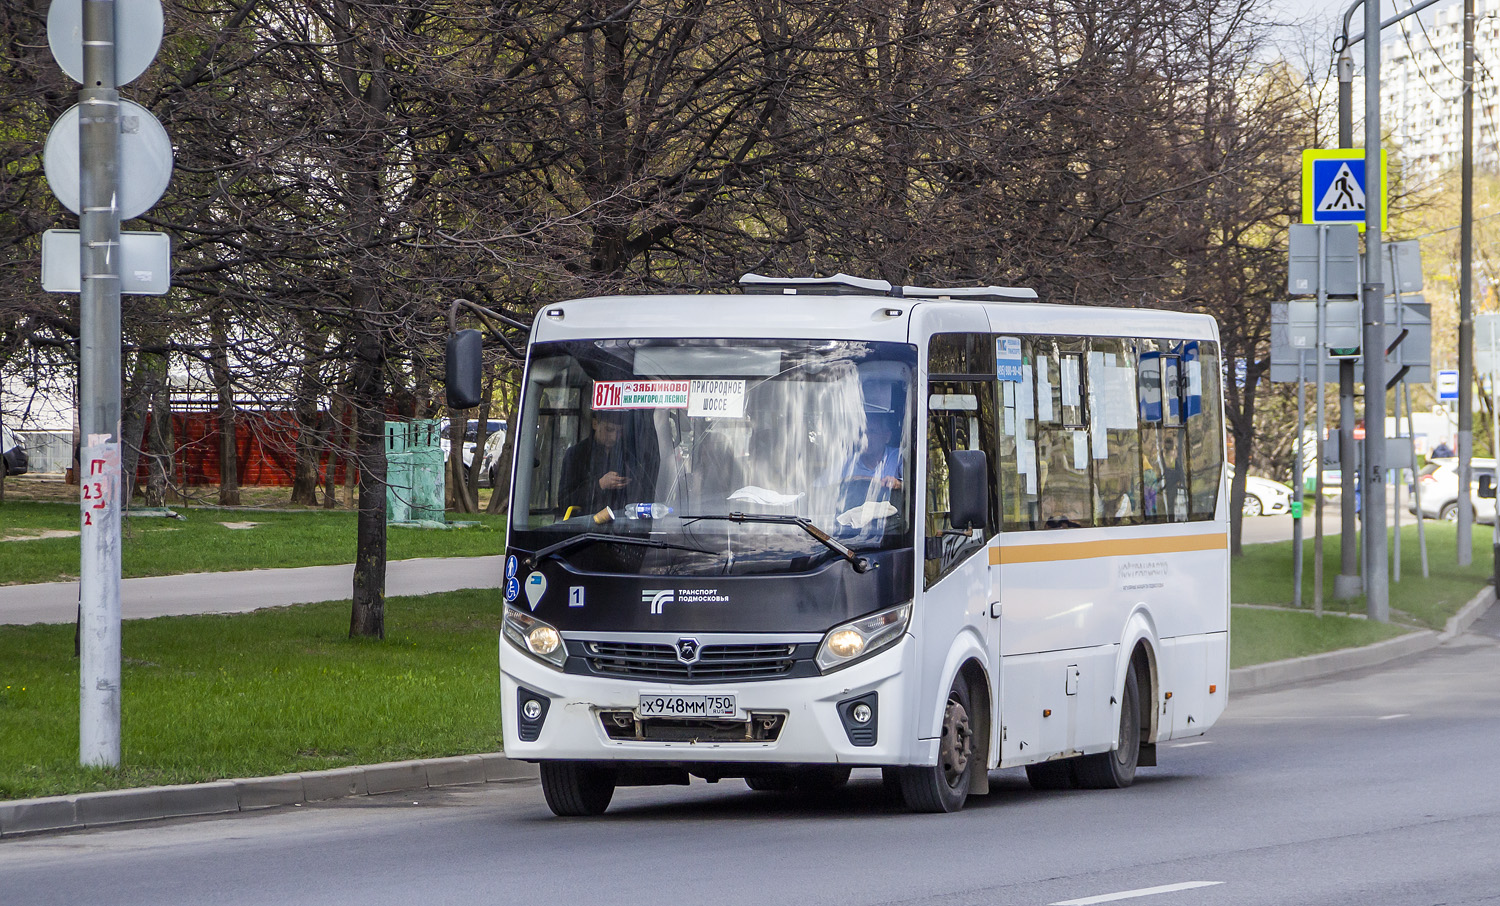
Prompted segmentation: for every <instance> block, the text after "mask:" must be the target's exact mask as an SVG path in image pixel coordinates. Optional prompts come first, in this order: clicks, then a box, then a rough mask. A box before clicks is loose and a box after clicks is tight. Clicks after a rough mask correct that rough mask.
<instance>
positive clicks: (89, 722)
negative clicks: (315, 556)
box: [78, 0, 121, 767]
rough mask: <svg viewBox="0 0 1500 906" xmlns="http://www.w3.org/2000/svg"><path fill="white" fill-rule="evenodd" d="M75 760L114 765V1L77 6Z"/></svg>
mask: <svg viewBox="0 0 1500 906" xmlns="http://www.w3.org/2000/svg"><path fill="white" fill-rule="evenodd" d="M78 103H79V107H80V110H79V113H80V116H79V125H78V147H79V208H80V212H79V243H80V248H79V262H80V265H81V273H80V275H79V276H80V286H81V290H82V291H81V293H80V296H79V333H80V347H81V348H80V351H79V370H80V380H79V390H80V397H81V399H80V400H79V420H80V423H81V426H82V433H83V450H82V453H81V455H80V458H79V476H78V485H79V496H80V500H79V503H80V506H81V507H82V513H81V516H80V523H81V526H80V528H81V537H80V557H79V583H78V585H79V622H80V625H79V639H80V655H79V701H78V717H79V722H78V758H79V761H80V762H81V763H82V764H84V765H97V766H104V767H115V766H118V765H119V763H120V507H121V501H120V499H119V494H120V487H121V482H120V255H119V249H120V211H119V208H118V206H117V197H118V192H117V191H116V189H117V186H118V183H119V167H120V94H119V92H118V91H116V90H115V4H114V0H90V2H87V3H85V4H83V90H81V91H80V92H79V93H78Z"/></svg>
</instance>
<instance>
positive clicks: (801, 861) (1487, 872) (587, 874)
mask: <svg viewBox="0 0 1500 906" xmlns="http://www.w3.org/2000/svg"><path fill="white" fill-rule="evenodd" d="M1497 740H1500V608H1496V609H1494V610H1492V611H1491V612H1490V614H1489V615H1487V616H1486V617H1485V618H1484V619H1482V620H1480V621H1479V622H1478V623H1476V624H1475V626H1474V628H1473V629H1472V630H1471V632H1470V633H1469V634H1467V635H1465V636H1461V637H1459V638H1458V639H1455V640H1454V641H1453V642H1451V643H1450V644H1448V645H1446V646H1444V647H1442V648H1439V649H1436V650H1434V651H1432V652H1429V653H1427V654H1424V655H1420V656H1417V657H1414V658H1411V659H1408V660H1407V661H1404V662H1398V663H1397V664H1396V665H1395V666H1390V667H1386V668H1383V669H1381V670H1378V671H1369V672H1365V673H1361V674H1357V675H1348V676H1345V677H1342V678H1339V679H1337V680H1334V681H1323V682H1319V683H1313V684H1305V685H1302V686H1296V687H1290V688H1285V689H1282V690H1279V691H1273V692H1265V693H1259V694H1248V695H1241V696H1238V697H1236V698H1235V699H1234V700H1233V701H1232V704H1231V706H1230V710H1229V712H1228V714H1227V715H1226V716H1225V718H1224V720H1223V721H1222V722H1221V723H1220V724H1219V725H1218V726H1217V727H1215V728H1213V729H1212V730H1211V731H1210V732H1209V734H1208V735H1207V736H1206V737H1204V738H1202V739H1197V740H1189V741H1186V742H1177V743H1169V744H1165V745H1163V746H1162V749H1161V751H1160V753H1159V755H1160V760H1161V762H1162V766H1161V767H1159V768H1154V769H1145V770H1143V772H1142V774H1141V775H1140V777H1139V779H1138V781H1137V783H1136V785H1135V786H1133V787H1131V788H1130V789H1128V790H1123V791H1115V792H1083V791H1079V792H1063V793H1057V792H1054V793H1037V792H1033V791H1031V790H1030V789H1029V788H1028V787H1027V786H1026V783H1025V779H1024V775H1023V774H1022V773H1021V772H1019V771H1000V772H996V773H995V774H994V775H993V777H994V780H993V788H994V792H993V793H992V794H991V795H990V796H988V797H984V798H979V799H974V800H971V804H970V806H969V808H967V809H966V810H965V811H963V812H961V813H959V814H957V815H947V816H941V815H911V814H907V813H905V812H904V811H903V810H902V809H901V808H900V807H898V806H897V805H895V804H893V803H891V802H890V801H888V800H887V799H885V798H884V796H883V794H882V791H881V788H880V784H879V780H878V775H873V776H871V775H868V774H865V775H863V776H862V775H861V774H860V773H856V779H855V781H854V782H853V783H852V784H851V785H850V787H849V788H847V789H846V790H845V791H844V792H842V793H841V794H839V795H837V796H835V797H833V798H831V799H828V800H823V801H808V800H806V799H805V798H801V797H799V796H796V795H793V794H772V793H752V792H750V791H748V790H746V789H745V788H744V787H743V786H742V785H741V784H740V783H739V782H737V781H724V782H723V783H720V784H717V785H709V784H705V783H701V782H695V783H694V784H693V785H692V786H690V787H664V788H662V787H659V788H647V789H628V790H622V791H620V792H619V793H618V794H617V796H616V799H615V804H614V805H612V806H611V808H610V811H609V812H608V813H607V814H606V815H605V816H604V817H603V818H601V819H594V820H566V821H565V820H559V819H555V818H553V817H551V815H550V813H549V812H548V811H547V809H546V806H545V805H544V804H543V801H542V796H541V791H540V789H538V788H537V786H536V785H535V784H532V783H525V784H517V785H508V786H507V785H489V786H486V787H475V788H464V789H459V790H456V791H452V792H444V793H437V792H429V793H428V794H427V795H424V796H421V797H418V798H417V799H415V800H414V799H412V798H411V797H409V796H408V797H401V796H399V795H392V796H385V797H370V798H364V799H359V800H350V801H344V802H338V803H330V804H323V805H317V806H309V807H304V808H295V809H283V810H277V811H274V812H264V813H253V814H247V815H240V816H233V817H226V818H205V819H195V820H182V821H174V822H166V823H159V824H153V825H147V826H137V827H131V828H122V829H115V830H100V831H86V832H79V833H73V834H65V835H60V836H50V837H34V838H20V839H15V840H7V841H5V842H0V902H4V903H5V904H7V906H32V904H38V906H40V904H53V903H56V904H78V903H91V902H108V903H111V904H121V906H128V904H142V906H162V904H177V903H182V904H236V906H237V904H278V906H279V904H283V903H294V904H340V906H342V904H349V906H354V904H358V906H377V904H410V903H421V904H423V906H437V904H449V903H453V904H460V903H461V904H471V903H503V904H506V906H519V904H529V903H537V904H546V906H557V904H559V903H563V904H566V903H588V904H631V906H637V904H643V903H661V904H680V903H681V904H685V903H711V904H734V906H737V904H745V906H751V904H753V906H766V904H769V903H783V902H793V901H794V902H797V903H798V904H808V906H819V904H840V906H842V904H883V906H889V904H929V903H930V904H943V906H964V904H1057V903H1078V904H1082V903H1093V902H1106V901H1105V900H1099V899H1090V898H1099V897H1105V896H1109V897H1111V899H1110V900H1108V902H1114V901H1116V900H1117V899H1118V895H1119V894H1122V893H1131V892H1134V893H1137V894H1138V893H1139V892H1140V891H1143V890H1144V891H1150V890H1154V889H1157V888H1165V889H1163V890H1159V891H1158V892H1156V893H1150V894H1144V895H1138V896H1134V897H1132V898H1131V899H1129V900H1127V902H1133V903H1140V904H1142V906H1228V904H1233V906H1260V904H1268V906H1269V904H1276V906H1307V904H1348V906H1379V904H1392V906H1396V904H1400V906H1413V904H1469V903H1500V783H1496V782H1495V777H1496V776H1497V774H1500V753H1497V751H1496V750H1497V746H1496V742H1497Z"/></svg>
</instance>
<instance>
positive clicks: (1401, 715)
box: [1375, 714, 1411, 720]
mask: <svg viewBox="0 0 1500 906" xmlns="http://www.w3.org/2000/svg"><path fill="white" fill-rule="evenodd" d="M1398 717H1411V715H1410V714H1387V715H1386V716H1384V717H1377V718H1375V719H1376V720H1395V719H1396V718H1398Z"/></svg>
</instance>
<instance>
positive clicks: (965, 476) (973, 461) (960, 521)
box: [948, 450, 990, 531]
mask: <svg viewBox="0 0 1500 906" xmlns="http://www.w3.org/2000/svg"><path fill="white" fill-rule="evenodd" d="M989 469H990V467H989V463H988V462H987V461H986V457H985V455H984V451H983V450H954V451H953V452H952V453H949V454H948V524H949V526H950V527H952V528H955V529H958V530H960V531H968V530H969V529H976V528H984V525H985V521H986V520H987V518H988V515H989V511H990V483H989V475H988V473H989Z"/></svg>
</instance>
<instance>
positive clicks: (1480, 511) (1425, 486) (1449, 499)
mask: <svg viewBox="0 0 1500 906" xmlns="http://www.w3.org/2000/svg"><path fill="white" fill-rule="evenodd" d="M1494 471H1495V461H1494V460H1493V459H1480V458H1478V457H1475V458H1474V459H1473V460H1472V461H1471V471H1470V474H1469V478H1470V479H1471V481H1470V484H1469V500H1471V501H1472V502H1473V504H1474V521H1475V522H1481V523H1485V524H1489V523H1491V522H1494V521H1495V500H1494V498H1485V497H1480V496H1479V476H1480V475H1481V474H1483V473H1485V472H1489V473H1491V474H1493V473H1494ZM1417 481H1419V482H1421V483H1422V517H1423V518H1425V519H1441V520H1443V521H1444V522H1457V521H1458V458H1457V457H1454V458H1453V459H1447V458H1444V459H1429V460H1428V461H1427V465H1425V466H1423V467H1422V472H1421V474H1419V475H1418V476H1417ZM1406 487H1407V490H1408V491H1409V492H1410V495H1411V496H1410V497H1408V499H1407V502H1406V511H1407V512H1408V513H1415V512H1416V511H1417V499H1416V493H1415V489H1413V488H1412V486H1411V483H1410V482H1408V483H1407V485H1406Z"/></svg>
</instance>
